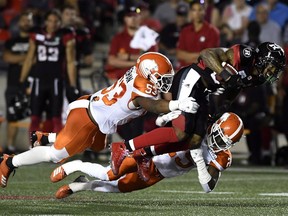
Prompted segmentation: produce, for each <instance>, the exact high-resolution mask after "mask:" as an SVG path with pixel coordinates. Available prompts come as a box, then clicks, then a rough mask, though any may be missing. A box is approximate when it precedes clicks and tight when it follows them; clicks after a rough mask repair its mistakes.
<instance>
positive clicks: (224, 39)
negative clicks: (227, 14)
mask: <svg viewBox="0 0 288 216" xmlns="http://www.w3.org/2000/svg"><path fill="white" fill-rule="evenodd" d="M236 43H238V41H237V40H236V39H235V38H234V32H233V30H232V29H231V28H230V27H229V26H228V24H226V23H224V24H222V25H221V26H220V46H221V47H230V46H232V45H234V44H236Z"/></svg>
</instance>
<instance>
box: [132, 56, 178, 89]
mask: <svg viewBox="0 0 288 216" xmlns="http://www.w3.org/2000/svg"><path fill="white" fill-rule="evenodd" d="M136 71H137V73H138V74H139V75H140V76H142V77H144V78H145V79H148V80H150V81H151V82H152V83H153V84H154V85H155V86H156V88H157V89H159V90H160V91H161V92H163V93H167V92H168V91H169V89H170V88H171V85H172V81H173V77H174V74H175V72H174V70H173V66H172V64H171V62H170V60H169V59H168V58H167V57H166V56H164V55H162V54H161V53H157V52H147V53H144V54H143V55H141V56H140V57H139V58H138V59H137V62H136Z"/></svg>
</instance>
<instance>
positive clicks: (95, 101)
mask: <svg viewBox="0 0 288 216" xmlns="http://www.w3.org/2000/svg"><path fill="white" fill-rule="evenodd" d="M173 77H174V70H173V68H172V65H171V62H170V61H169V59H168V58H167V57H166V56H164V55H162V54H160V53H155V52H148V53H145V54H143V55H141V56H140V57H139V58H138V60H137V63H136V65H135V66H133V67H132V68H131V69H130V70H128V71H127V72H126V74H125V75H124V76H123V77H121V78H120V79H119V80H118V81H116V82H115V83H114V84H113V85H112V86H110V87H107V88H105V89H102V90H99V91H97V92H96V93H94V94H92V95H86V96H82V97H81V98H79V99H78V100H76V101H74V102H72V103H70V104H69V110H68V116H67V121H66V124H65V126H64V128H63V129H62V130H61V131H60V133H59V134H58V135H57V138H56V141H55V143H54V144H53V145H52V146H37V147H36V148H32V149H31V150H29V151H26V152H24V153H21V154H19V155H16V156H10V155H4V156H3V157H2V162H1V164H0V179H1V182H0V186H1V187H6V186H7V181H8V178H9V175H10V174H11V172H12V171H13V170H15V168H17V167H20V166H24V165H31V164H37V163H40V162H50V161H52V162H54V163H57V162H60V161H63V160H65V159H66V158H68V157H71V156H73V155H75V154H78V153H82V152H83V151H84V150H86V149H87V148H90V149H92V150H93V151H96V152H97V151H100V150H102V149H104V148H105V145H106V143H105V140H106V134H112V133H115V132H116V129H117V126H118V125H122V124H125V123H126V122H128V121H129V120H131V119H134V118H137V117H139V116H141V115H143V114H144V113H145V112H146V111H150V112H154V113H158V114H159V113H168V112H170V111H175V110H182V111H185V112H192V113H194V112H196V111H197V109H198V104H197V103H195V102H194V101H195V99H194V98H192V97H189V98H188V97H187V98H185V99H181V100H172V101H168V100H165V99H159V94H160V93H166V92H168V91H169V89H170V87H171V84H172V81H173ZM58 171H59V170H58ZM60 172H61V170H60ZM53 173H54V175H53V178H55V179H57V176H58V175H57V174H58V173H59V172H53ZM55 181H56V180H55Z"/></svg>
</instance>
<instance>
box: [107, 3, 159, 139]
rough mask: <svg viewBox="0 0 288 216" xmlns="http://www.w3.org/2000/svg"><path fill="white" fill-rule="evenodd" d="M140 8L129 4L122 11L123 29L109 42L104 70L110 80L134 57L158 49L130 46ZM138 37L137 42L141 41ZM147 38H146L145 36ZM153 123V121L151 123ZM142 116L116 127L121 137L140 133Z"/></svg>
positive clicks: (120, 72)
mask: <svg viewBox="0 0 288 216" xmlns="http://www.w3.org/2000/svg"><path fill="white" fill-rule="evenodd" d="M140 13H141V10H140V8H138V7H136V6H129V7H126V8H125V11H124V29H123V31H122V32H120V33H118V34H116V35H115V36H114V37H113V38H112V41H111V43H110V50H109V54H108V62H107V65H106V72H107V75H108V77H109V78H110V80H111V81H113V80H116V79H119V78H121V76H123V75H124V73H125V72H126V71H127V70H128V69H129V68H130V67H132V66H133V65H135V61H136V59H137V58H138V57H139V56H140V55H141V54H142V53H143V52H146V51H158V47H157V45H154V46H151V47H149V48H148V49H145V50H143V49H140V48H132V47H131V42H132V41H133V39H135V36H136V33H137V31H138V30H139V29H140V25H141V16H140ZM141 40H142V39H141V38H140V41H138V43H137V44H140V43H141V42H143V40H142V41H141ZM145 40H147V38H145ZM145 40H144V42H145ZM153 124H154V123H153ZM143 127H144V117H140V118H137V119H133V120H132V121H130V122H129V123H128V124H125V125H121V126H119V127H118V131H117V132H118V134H119V135H120V136H121V137H122V138H123V139H129V138H131V137H133V136H135V135H136V134H137V135H140V134H142V133H143V130H144V128H143Z"/></svg>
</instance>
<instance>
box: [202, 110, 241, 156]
mask: <svg viewBox="0 0 288 216" xmlns="http://www.w3.org/2000/svg"><path fill="white" fill-rule="evenodd" d="M243 132H244V126H243V122H242V120H241V118H240V117H239V116H238V115H236V114H235V113H231V112H226V113H224V114H223V115H222V116H221V117H220V118H219V119H218V120H217V121H216V122H215V123H214V124H213V125H212V126H211V128H209V130H208V136H207V144H208V147H209V148H210V149H211V150H212V151H213V152H215V153H217V152H219V151H223V150H226V149H229V148H231V147H232V146H233V145H235V143H236V142H238V141H239V140H240V138H241V137H242V135H243Z"/></svg>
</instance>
